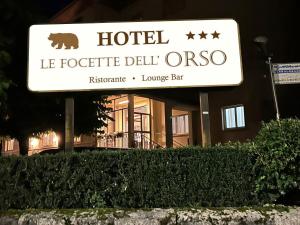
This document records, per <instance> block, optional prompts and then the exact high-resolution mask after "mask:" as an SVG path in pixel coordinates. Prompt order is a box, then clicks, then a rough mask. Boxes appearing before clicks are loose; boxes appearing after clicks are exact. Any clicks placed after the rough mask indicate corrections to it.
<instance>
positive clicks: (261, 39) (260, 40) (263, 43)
mask: <svg viewBox="0 0 300 225" xmlns="http://www.w3.org/2000/svg"><path fill="white" fill-rule="evenodd" d="M267 42H268V38H267V37H265V36H258V37H256V38H254V43H255V44H256V45H257V46H258V47H259V49H260V50H261V51H262V53H263V54H264V56H265V57H266V58H267V61H266V64H268V66H269V74H270V77H271V85H272V93H273V101H274V108H275V110H276V119H277V120H279V119H280V113H279V108H278V101H277V94H276V88H275V81H274V76H273V68H272V67H273V65H272V57H271V54H270V53H269V52H268V50H267Z"/></svg>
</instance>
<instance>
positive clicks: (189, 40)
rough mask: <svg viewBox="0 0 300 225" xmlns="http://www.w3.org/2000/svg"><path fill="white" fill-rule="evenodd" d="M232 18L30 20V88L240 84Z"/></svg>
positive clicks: (240, 73) (119, 87)
mask: <svg viewBox="0 0 300 225" xmlns="http://www.w3.org/2000/svg"><path fill="white" fill-rule="evenodd" d="M242 80H243V76H242V65H241V53H240V43H239V32H238V25H237V23H236V22H235V21H234V20H231V19H226V20H185V21H159V22H154V21H153V22H121V23H91V24H51V25H33V26H31V27H30V31H29V61H28V88H29V89H30V90H32V91H71V90H95V89H97V90H105V89H145V88H165V87H166V88H174V87H204V86H229V85H239V84H240V83H241V82H242Z"/></svg>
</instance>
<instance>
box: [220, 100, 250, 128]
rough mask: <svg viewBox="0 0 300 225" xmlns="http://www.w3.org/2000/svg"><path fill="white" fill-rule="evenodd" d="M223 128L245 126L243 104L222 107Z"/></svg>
mask: <svg viewBox="0 0 300 225" xmlns="http://www.w3.org/2000/svg"><path fill="white" fill-rule="evenodd" d="M222 118H223V130H225V129H234V128H243V127H245V110H244V106H243V105H236V106H229V107H224V108H223V109H222Z"/></svg>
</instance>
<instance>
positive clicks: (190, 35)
mask: <svg viewBox="0 0 300 225" xmlns="http://www.w3.org/2000/svg"><path fill="white" fill-rule="evenodd" d="M207 35H208V33H205V32H204V31H202V32H201V33H200V34H199V36H200V39H207ZM211 35H212V38H213V39H215V38H217V39H219V36H220V33H218V32H217V31H216V30H215V32H213V33H211ZM186 36H187V39H188V40H189V39H193V40H194V36H195V34H194V33H192V31H190V32H189V33H188V34H186Z"/></svg>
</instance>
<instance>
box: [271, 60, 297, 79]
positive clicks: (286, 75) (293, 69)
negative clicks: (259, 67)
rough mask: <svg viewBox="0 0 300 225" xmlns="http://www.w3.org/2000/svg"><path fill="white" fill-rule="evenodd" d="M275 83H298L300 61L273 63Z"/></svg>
mask: <svg viewBox="0 0 300 225" xmlns="http://www.w3.org/2000/svg"><path fill="white" fill-rule="evenodd" d="M272 68H273V74H274V80H275V84H300V63H275V64H273V67H272Z"/></svg>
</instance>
